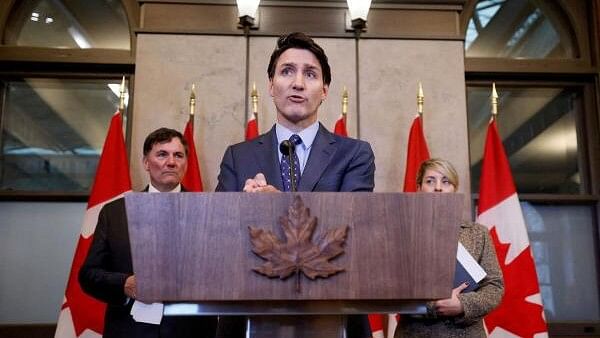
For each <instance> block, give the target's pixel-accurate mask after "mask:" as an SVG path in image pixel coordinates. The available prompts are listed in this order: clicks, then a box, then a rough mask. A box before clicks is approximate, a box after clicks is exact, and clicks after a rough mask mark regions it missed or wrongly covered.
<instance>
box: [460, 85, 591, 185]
mask: <svg viewBox="0 0 600 338" xmlns="http://www.w3.org/2000/svg"><path fill="white" fill-rule="evenodd" d="M490 87H491V86H490ZM490 87H477V86H468V87H467V111H468V122H469V148H470V159H471V180H472V181H471V186H472V187H473V188H472V191H473V192H474V193H478V192H479V179H480V176H481V164H482V163H481V161H482V158H483V148H484V144H485V137H486V133H487V126H488V122H489V120H490V117H491V113H490V112H491V105H490V93H491V88H490ZM496 88H497V90H498V94H499V96H500V99H499V108H498V110H499V113H498V118H497V123H498V129H499V133H500V137H502V142H503V144H504V148H505V150H506V154H507V156H508V159H509V162H510V165H511V169H512V173H513V177H514V179H515V184H516V186H517V192H519V193H560V194H583V193H585V189H584V187H585V185H584V184H583V183H582V182H581V175H580V168H579V154H578V143H577V128H576V120H577V118H576V117H577V116H578V115H579V114H581V113H582V111H581V110H582V97H581V93H580V89H579V88H571V87H503V86H501V85H500V86H497V87H496Z"/></svg>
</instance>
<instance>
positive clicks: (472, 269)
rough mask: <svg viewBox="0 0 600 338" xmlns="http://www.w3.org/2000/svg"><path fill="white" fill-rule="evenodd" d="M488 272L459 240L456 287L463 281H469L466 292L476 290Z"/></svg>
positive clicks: (455, 275) (455, 277)
mask: <svg viewBox="0 0 600 338" xmlns="http://www.w3.org/2000/svg"><path fill="white" fill-rule="evenodd" d="M486 275H487V274H486V272H485V271H484V270H483V268H482V267H481V265H479V264H478V263H477V261H476V260H475V258H473V256H471V254H470V253H469V252H468V251H467V249H465V247H464V246H463V245H462V244H461V243H460V242H459V243H458V249H457V252H456V270H455V272H454V287H458V286H459V285H461V284H462V283H465V282H466V283H468V284H469V286H467V288H466V289H464V290H463V291H464V292H469V291H475V290H477V288H478V287H479V284H478V283H479V282H481V280H482V279H483V278H485V276H486Z"/></svg>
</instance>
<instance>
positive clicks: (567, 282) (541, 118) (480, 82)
mask: <svg viewBox="0 0 600 338" xmlns="http://www.w3.org/2000/svg"><path fill="white" fill-rule="evenodd" d="M466 7H467V10H466V11H465V12H464V13H463V14H462V15H463V17H462V20H461V22H462V25H463V27H462V28H463V29H464V32H465V56H466V57H465V69H466V73H465V77H466V80H467V81H466V82H467V114H468V128H469V148H470V149H469V150H470V160H471V179H472V182H471V183H472V185H471V186H472V192H473V198H474V200H475V201H474V205H477V201H476V200H477V198H478V192H479V178H480V174H481V165H482V163H481V160H482V156H483V147H484V142H485V137H486V132H487V124H488V122H489V120H490V117H491V104H490V101H491V100H490V96H491V87H492V82H495V83H496V88H497V91H498V94H499V96H500V97H499V107H498V108H499V111H498V117H497V124H498V129H499V133H500V136H501V137H502V141H503V144H504V148H505V150H506V154H507V157H508V159H509V162H510V165H511V169H512V173H513V176H514V179H515V185H516V187H517V192H518V194H519V199H520V200H521V206H522V208H523V216H524V218H525V222H526V224H527V227H528V234H529V239H530V243H531V248H532V252H533V255H534V259H535V263H536V270H537V273H538V280H539V283H540V290H541V296H542V300H543V302H544V311H545V317H546V320H547V322H548V329H549V334H550V336H562V335H569V336H578V335H586V334H587V335H589V334H590V333H594V332H595V331H594V330H595V328H596V327H598V326H599V324H600V287H599V284H598V276H599V275H598V273H599V272H598V266H600V265H599V262H600V255H599V242H598V233H599V232H600V231H599V230H600V229H599V220H598V212H597V211H598V210H600V199H599V198H598V192H599V191H600V186H598V185H599V184H600V182H599V175H598V173H600V152H599V151H598V148H599V145H600V140H599V135H600V130H599V126H600V124H599V123H598V120H599V112H598V108H597V105H596V102H598V100H599V98H598V97H597V91H598V89H597V88H596V86H597V83H598V72H597V69H596V68H594V66H593V65H594V64H597V62H598V61H597V60H596V59H595V58H597V56H596V55H595V54H594V53H592V50H594V48H593V47H590V46H597V41H595V40H594V36H595V34H593V33H591V32H590V31H589V30H588V27H592V26H593V23H594V22H596V21H594V18H593V17H592V13H596V12H595V9H593V8H591V6H590V3H589V2H583V1H534V0H480V1H476V0H472V1H467V6H466ZM590 330H591V331H590Z"/></svg>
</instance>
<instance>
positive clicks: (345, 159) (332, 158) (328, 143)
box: [216, 124, 375, 191]
mask: <svg viewBox="0 0 600 338" xmlns="http://www.w3.org/2000/svg"><path fill="white" fill-rule="evenodd" d="M278 147H279V145H278V144H277V135H276V133H275V127H273V128H271V130H270V131H269V132H267V133H266V134H263V135H260V136H259V137H257V138H255V139H254V140H251V141H246V142H242V143H238V144H235V145H232V146H229V147H228V148H227V150H226V151H225V155H224V156H223V160H222V162H221V172H220V173H219V184H218V185H217V188H216V191H242V189H243V188H244V184H245V182H246V180H247V179H249V178H254V176H255V175H256V174H257V173H263V174H264V175H265V177H266V179H267V183H268V184H271V185H273V186H274V187H275V188H277V189H279V190H283V182H282V179H281V171H280V169H279V153H278ZM374 185H375V156H374V155H373V151H372V150H371V146H370V145H369V143H367V142H365V141H360V140H356V139H352V138H348V137H342V136H338V135H335V134H332V133H331V132H329V131H328V130H327V129H325V127H323V125H321V124H319V131H318V132H317V135H316V137H315V140H314V142H313V144H312V149H311V151H310V155H309V157H308V161H307V163H306V166H305V168H304V172H303V173H302V176H301V178H300V184H299V185H298V191H373V187H374Z"/></svg>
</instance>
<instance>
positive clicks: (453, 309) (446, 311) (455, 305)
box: [434, 283, 469, 317]
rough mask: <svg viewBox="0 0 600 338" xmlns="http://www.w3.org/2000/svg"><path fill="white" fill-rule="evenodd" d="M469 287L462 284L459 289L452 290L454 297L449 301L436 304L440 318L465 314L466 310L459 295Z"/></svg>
mask: <svg viewBox="0 0 600 338" xmlns="http://www.w3.org/2000/svg"><path fill="white" fill-rule="evenodd" d="M467 286H469V285H468V284H467V283H462V284H461V285H459V286H458V287H456V288H454V289H452V296H451V297H450V298H448V299H440V300H437V301H435V302H434V307H435V312H436V314H437V315H438V316H447V317H450V316H458V315H460V314H462V313H463V312H464V308H463V306H462V303H461V302H460V299H458V294H459V293H461V292H462V290H464V289H466V288H467Z"/></svg>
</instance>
